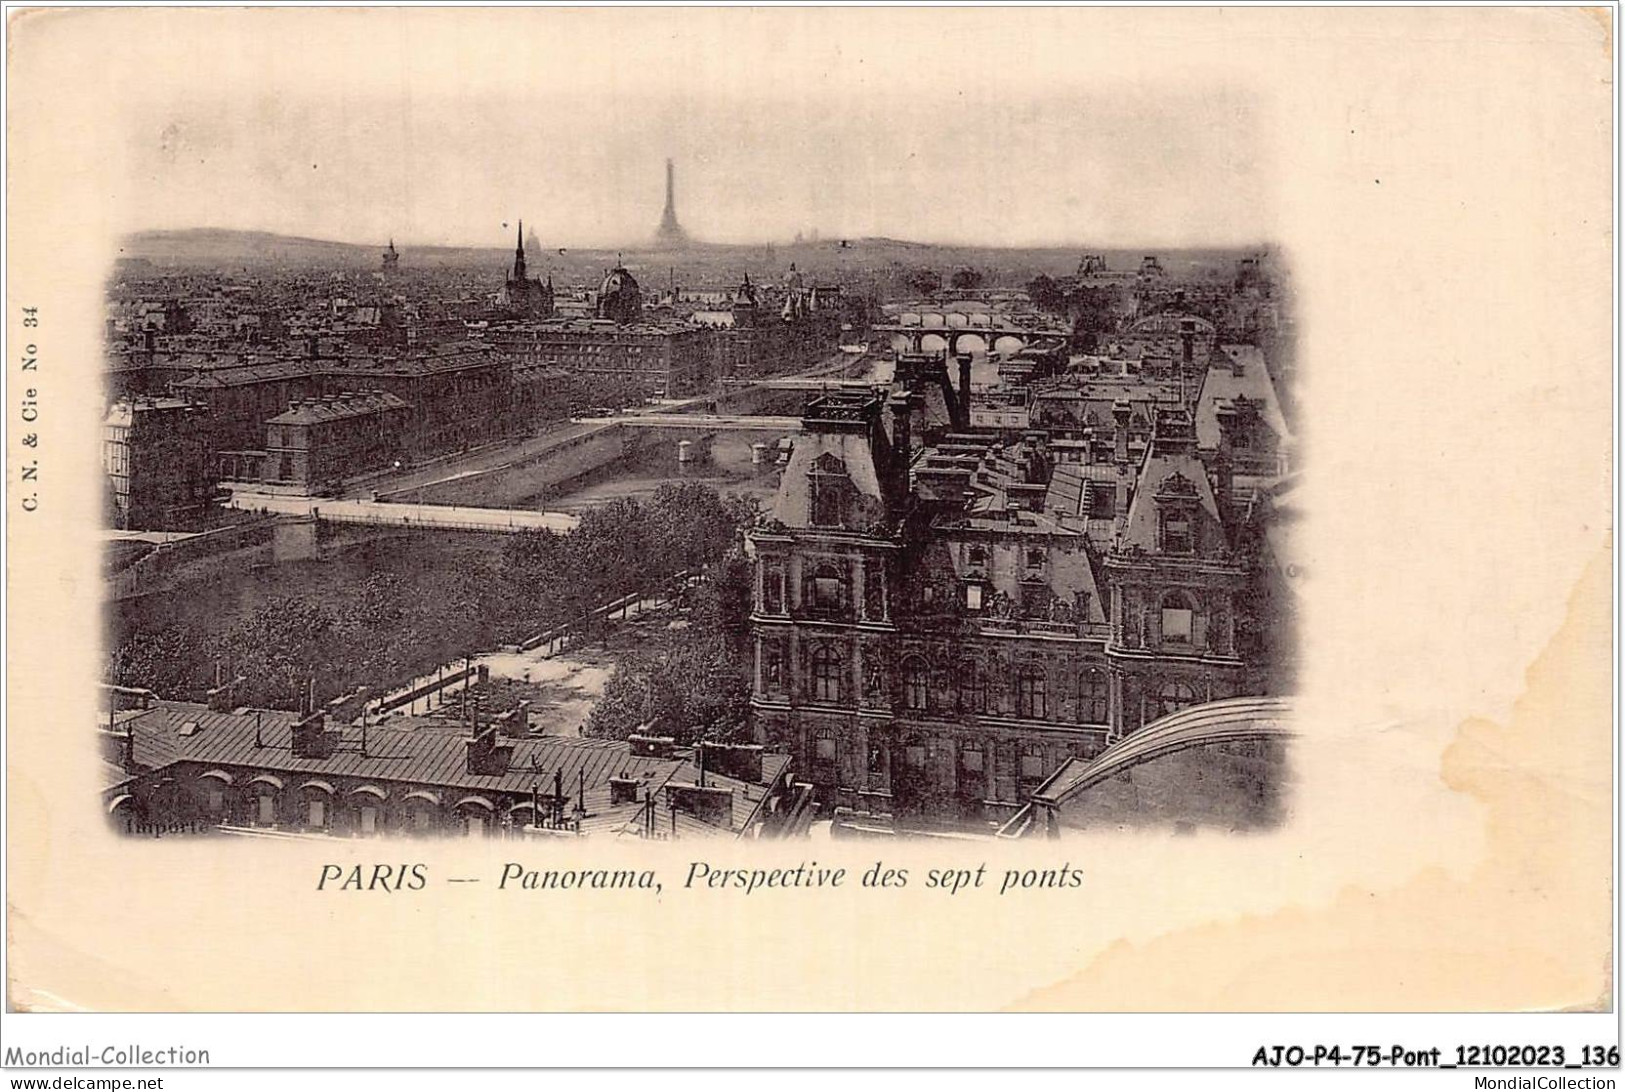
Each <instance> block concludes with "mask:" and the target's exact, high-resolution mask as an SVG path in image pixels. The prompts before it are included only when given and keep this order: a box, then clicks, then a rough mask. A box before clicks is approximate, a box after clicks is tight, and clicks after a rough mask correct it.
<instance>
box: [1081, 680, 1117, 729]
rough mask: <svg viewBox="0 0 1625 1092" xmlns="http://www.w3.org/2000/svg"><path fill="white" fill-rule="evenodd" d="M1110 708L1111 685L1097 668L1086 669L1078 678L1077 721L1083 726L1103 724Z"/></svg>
mask: <svg viewBox="0 0 1625 1092" xmlns="http://www.w3.org/2000/svg"><path fill="white" fill-rule="evenodd" d="M1110 706H1111V683H1110V681H1109V680H1108V679H1107V678H1106V673H1105V672H1104V671H1102V670H1100V669H1099V668H1098V667H1091V668H1087V669H1086V670H1085V671H1084V673H1083V674H1082V675H1080V676H1078V719H1079V720H1081V721H1083V722H1084V723H1085V724H1105V723H1107V718H1108V716H1109V712H1110Z"/></svg>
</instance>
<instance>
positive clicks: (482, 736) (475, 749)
mask: <svg viewBox="0 0 1625 1092" xmlns="http://www.w3.org/2000/svg"><path fill="white" fill-rule="evenodd" d="M463 743H464V746H465V747H466V748H467V755H468V772H469V773H471V774H476V775H480V776H484V777H493V776H496V775H499V774H505V773H507V772H508V766H509V764H510V762H511V760H512V759H513V748H512V747H498V746H497V726H496V723H495V722H492V723H490V724H487V725H485V726H484V727H483V728H480V727H476V728H475V729H474V734H473V735H471V736H469V737H468V738H467V739H465V740H464V741H463Z"/></svg>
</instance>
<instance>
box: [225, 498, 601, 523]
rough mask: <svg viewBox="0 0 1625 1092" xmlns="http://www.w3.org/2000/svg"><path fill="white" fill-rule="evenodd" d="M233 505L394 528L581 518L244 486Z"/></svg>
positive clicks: (576, 521) (571, 521) (254, 509)
mask: <svg viewBox="0 0 1625 1092" xmlns="http://www.w3.org/2000/svg"><path fill="white" fill-rule="evenodd" d="M231 507H233V508H241V509H245V510H247V511H262V510H263V511H266V512H276V513H278V514H280V515H290V516H295V515H297V516H314V517H315V518H316V519H318V520H327V521H329V522H332V523H373V524H380V525H384V526H390V527H424V528H430V529H434V530H441V531H482V532H486V533H495V534H517V533H519V532H521V531H543V530H546V531H558V532H561V533H562V532H565V531H573V530H575V529H576V526H577V525H578V524H580V522H581V520H580V519H579V518H577V517H576V516H572V515H570V514H568V513H566V512H535V511H527V510H525V509H521V508H460V507H454V506H452V505H444V504H401V503H397V502H393V501H364V500H336V499H334V498H331V497H292V496H284V495H280V494H275V493H252V492H247V491H241V490H240V491H238V492H235V493H233V494H232V498H231Z"/></svg>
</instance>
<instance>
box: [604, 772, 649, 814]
mask: <svg viewBox="0 0 1625 1092" xmlns="http://www.w3.org/2000/svg"><path fill="white" fill-rule="evenodd" d="M642 784H643V782H641V781H639V780H638V779H637V778H635V777H632V776H629V775H627V774H622V775H621V776H620V777H612V778H610V779H609V804H610V807H614V806H615V805H617V804H635V803H637V799H638V786H640V785H642Z"/></svg>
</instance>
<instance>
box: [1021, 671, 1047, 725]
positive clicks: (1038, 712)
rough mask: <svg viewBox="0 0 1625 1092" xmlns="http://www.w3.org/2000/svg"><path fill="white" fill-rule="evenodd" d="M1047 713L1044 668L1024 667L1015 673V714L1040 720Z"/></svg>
mask: <svg viewBox="0 0 1625 1092" xmlns="http://www.w3.org/2000/svg"><path fill="white" fill-rule="evenodd" d="M1048 715H1049V701H1048V695H1047V693H1046V687H1045V681H1044V669H1043V668H1040V667H1024V668H1022V669H1021V671H1020V672H1019V673H1018V674H1017V675H1016V716H1018V717H1030V718H1034V719H1038V720H1042V719H1043V718H1044V717H1046V716H1048Z"/></svg>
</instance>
